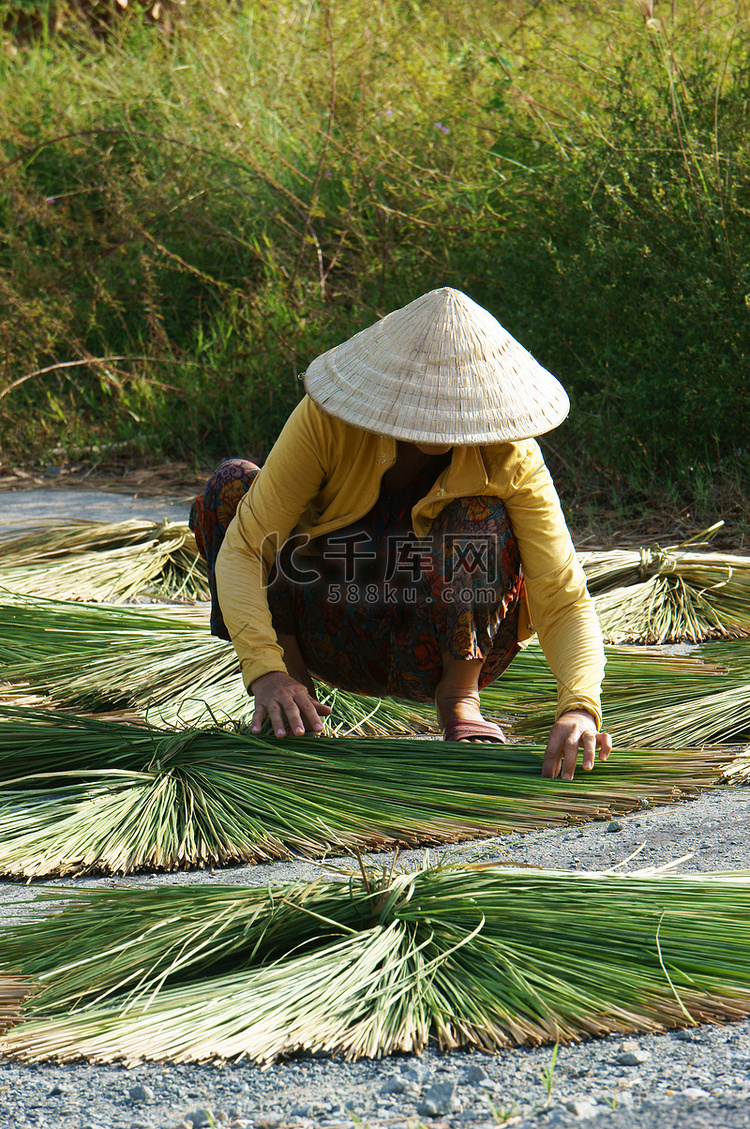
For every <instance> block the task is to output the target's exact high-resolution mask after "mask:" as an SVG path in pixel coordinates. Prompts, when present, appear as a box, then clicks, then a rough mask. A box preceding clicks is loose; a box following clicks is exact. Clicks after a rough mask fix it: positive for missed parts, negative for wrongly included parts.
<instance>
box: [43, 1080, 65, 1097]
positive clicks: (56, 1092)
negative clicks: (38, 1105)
mask: <svg viewBox="0 0 750 1129" xmlns="http://www.w3.org/2000/svg"><path fill="white" fill-rule="evenodd" d="M69 1093H70V1086H63V1085H61V1084H60V1083H59V1082H57V1083H55V1085H54V1086H53V1087H52V1089H51V1090H50V1092H49V1094H48V1095H47V1097H48V1098H61V1097H64V1096H66V1095H67V1094H69Z"/></svg>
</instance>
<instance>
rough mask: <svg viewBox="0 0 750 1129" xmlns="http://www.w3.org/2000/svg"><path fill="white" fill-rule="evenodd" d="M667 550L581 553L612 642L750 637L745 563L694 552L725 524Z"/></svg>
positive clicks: (748, 564)
mask: <svg viewBox="0 0 750 1129" xmlns="http://www.w3.org/2000/svg"><path fill="white" fill-rule="evenodd" d="M723 524H724V523H723V522H717V523H716V524H715V525H712V526H710V528H708V529H706V530H704V531H703V533H700V534H698V535H697V536H696V537H692V538H690V539H689V540H687V541H683V542H682V543H681V544H679V545H674V546H671V547H668V548H666V549H660V548H659V547H658V546H653V547H652V548H643V549H637V550H619V549H618V550H615V551H613V552H601V553H600V552H596V553H580V554H579V560H580V561H581V564H582V565H583V568H584V571H585V573H586V577H587V580H588V586H589V591H590V592H591V594H592V596H595V597H596V608H597V612H598V614H599V619H600V621H601V625H602V629H603V631H604V634H605V637H606V638H607V639H608V640H609V641H610V642H612V643H636V642H641V643H680V642H689V643H700V642H702V641H704V640H707V639H715V638H721V637H732V636H741V635H747V634H750V557H741V556H738V555H734V554H731V553H711V552H704V551H699V552H696V551H695V548H696V545H700V544H705V543H706V542H707V541H708V540H709V539H710V538H711V536H713V534H714V533H715V532H716V531H717V530H718V529H719V528H720V527H721V526H722V525H723Z"/></svg>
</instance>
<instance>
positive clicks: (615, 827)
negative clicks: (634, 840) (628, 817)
mask: <svg viewBox="0 0 750 1129" xmlns="http://www.w3.org/2000/svg"><path fill="white" fill-rule="evenodd" d="M624 829H625V824H624V823H620V821H619V819H613V820H611V822H610V823H608V824H607V831H623V830H624Z"/></svg>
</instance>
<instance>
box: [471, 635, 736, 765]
mask: <svg viewBox="0 0 750 1129" xmlns="http://www.w3.org/2000/svg"><path fill="white" fill-rule="evenodd" d="M605 655H606V659H607V665H606V669H605V675H604V683H603V686H602V705H603V709H604V716H605V728H606V729H607V730H608V731H609V732H610V733H611V734H612V736H613V738H614V740H615V742H616V743H617V744H618V745H621V746H632V747H635V748H649V747H657V748H662V747H667V746H669V747H674V748H679V747H697V746H700V745H703V744H705V743H707V742H713V743H728V742H735V743H737V742H741V741H743V740H746V739H747V737H748V735H750V640H745V639H732V640H722V641H719V642H715V643H705V644H703V645H701V646H699V647H696V648H695V649H694V650H693V651H691V653H690V655H665V654H663V653H660V652H658V651H650V650H648V649H646V648H644V647H606V648H605ZM481 699H482V704H483V706H485V707H486V708H487V709H488V710H492V711H495V712H496V713H499V714H505V715H507V714H512V715H514V716H515V720H514V723H513V730H514V732H515V733H518V734H523V735H524V736H530V737H534V738H537V739H542V738H544V736H545V735H546V734H547V733H548V732H549V729H550V726H551V725H552V724H553V722H554V717H555V706H556V700H557V684H556V682H555V679H554V676H553V675H552V672H551V670H550V669H549V667H548V666H547V663H546V662H545V659H544V655H543V654H542V651H541V648H540V647H539V644H538V643H537V642H533V643H531V644H530V645H529V646H528V647H526V648H525V649H524V650H523V651H521V652H520V653H519V655H518V656H517V657H516V658H515V659H514V660H513V662H512V663H511V665H510V667H509V668H508V670H507V671H505V673H504V674H503V676H502V678H500V679H499V680H498V681H497V682H495V683H493V684H492V685H491V686H488V687H487V688H486V689H485V690H483V691H482V693H481Z"/></svg>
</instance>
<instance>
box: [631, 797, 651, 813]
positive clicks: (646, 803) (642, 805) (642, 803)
mask: <svg viewBox="0 0 750 1129" xmlns="http://www.w3.org/2000/svg"><path fill="white" fill-rule="evenodd" d="M635 806H636V807H637V808H638V811H645V810H646V808H650V807H651V802H650V800H647V799H646V797H645V796H644V797H643V798H642V799H640V800H639V801H638V803H637V804H636V805H635Z"/></svg>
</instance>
